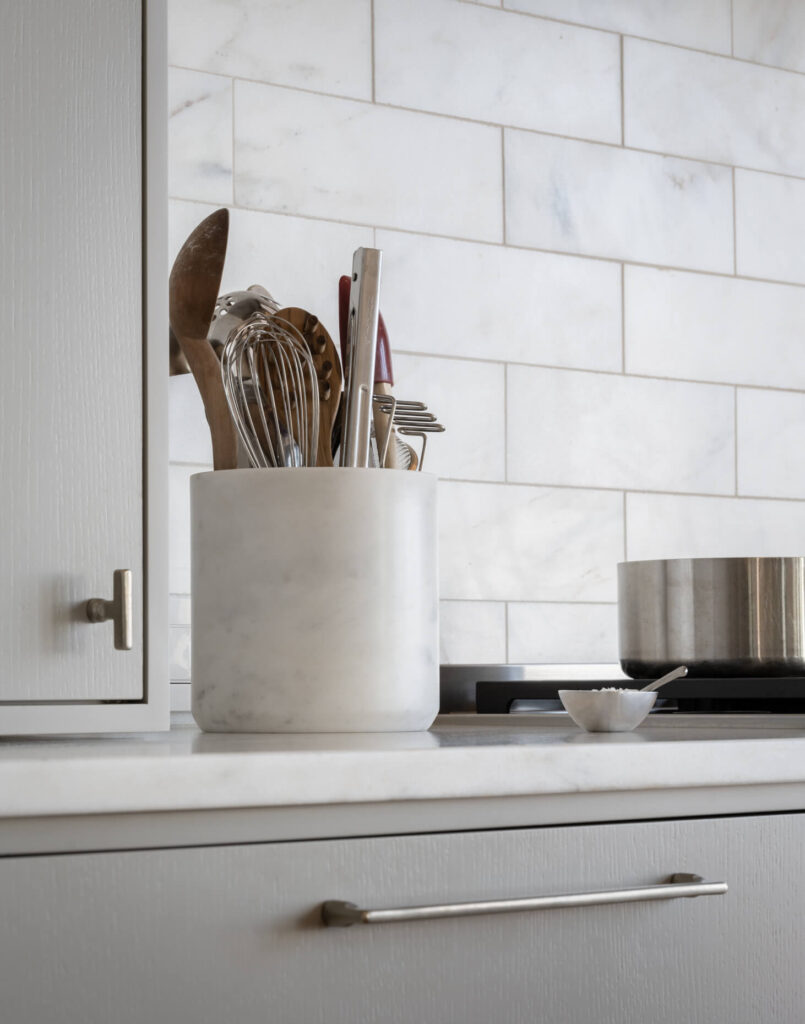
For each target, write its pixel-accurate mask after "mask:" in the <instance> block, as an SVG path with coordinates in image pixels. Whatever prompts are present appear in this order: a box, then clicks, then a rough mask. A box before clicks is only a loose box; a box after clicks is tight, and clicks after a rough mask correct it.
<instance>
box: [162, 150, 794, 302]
mask: <svg viewBox="0 0 805 1024" xmlns="http://www.w3.org/2000/svg"><path fill="white" fill-rule="evenodd" d="M736 170H743V168H740V167H738V168H736ZM759 173H763V174H766V173H769V172H766V171H763V172H759ZM779 177H789V178H790V177H791V176H790V175H779ZM794 180H797V181H799V180H800V179H798V178H797V179H794ZM802 180H805V179H802ZM168 199H169V200H170V201H172V202H178V203H195V204H196V205H200V206H216V205H220V204H216V203H215V202H213V201H211V200H209V199H195V198H193V199H188V198H186V197H185V196H181V195H169V196H168ZM232 205H233V207H235V208H236V209H238V210H242V211H243V212H244V213H258V214H265V215H267V216H270V217H289V218H296V219H297V220H305V221H311V222H313V223H317V224H339V225H342V226H344V227H350V228H372V227H374V228H375V230H377V231H390V232H396V233H397V234H400V235H419V236H420V237H422V238H433V239H441V240H443V241H445V242H458V243H460V244H466V245H486V246H492V247H494V248H498V249H503V248H505V249H512V250H514V251H515V252H536V253H541V254H542V255H545V256H558V257H560V258H564V259H569V260H592V261H595V262H597V263H615V264H621V263H622V264H624V265H625V266H627V267H646V268H648V269H649V270H672V271H675V272H677V273H680V274H699V275H700V276H702V277H721V278H725V279H736V280H739V281H752V282H755V283H757V284H770V285H777V286H779V287H781V288H805V281H782V280H780V279H779V278H773V277H754V276H752V275H750V274H737V275H736V274H733V273H732V272H729V271H726V270H704V269H702V268H700V267H685V266H680V265H678V264H671V263H646V262H641V261H639V260H630V259H626V258H624V257H623V256H600V255H598V254H596V253H584V252H571V251H569V250H562V249H543V248H540V247H539V246H533V245H517V244H516V243H513V242H506V244H505V245H504V243H503V242H499V241H496V240H492V239H489V238H477V237H476V238H470V237H466V236H463V237H462V236H460V235H448V234H444V233H439V232H437V231H424V230H423V229H422V228H403V227H399V226H396V225H388V224H379V225H372V224H369V223H360V222H358V221H353V220H340V219H339V218H337V217H322V216H320V215H314V214H310V213H299V212H288V211H287V210H272V209H264V208H262V207H259V206H246V205H244V204H243V203H233V204H232Z"/></svg>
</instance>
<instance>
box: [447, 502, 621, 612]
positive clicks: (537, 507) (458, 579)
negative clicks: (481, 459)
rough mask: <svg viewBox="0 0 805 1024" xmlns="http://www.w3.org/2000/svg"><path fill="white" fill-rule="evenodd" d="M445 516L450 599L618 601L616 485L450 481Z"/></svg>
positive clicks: (619, 543)
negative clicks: (581, 487) (570, 486)
mask: <svg viewBox="0 0 805 1024" xmlns="http://www.w3.org/2000/svg"><path fill="white" fill-rule="evenodd" d="M439 522H440V530H439V560H440V580H441V583H440V588H441V589H440V593H441V597H442V598H443V599H451V598H452V599H458V600H460V599H462V598H464V599H483V600H491V601H501V600H522V601H585V600H586V601H613V600H615V566H616V563H617V562H618V560H619V559H620V558H621V557H622V555H623V501H622V497H621V495H620V494H619V493H617V492H615V491H611V492H610V491H584V490H561V489H559V488H548V487H518V486H513V485H511V484H510V485H508V486H505V487H504V486H500V485H496V484H470V483H453V482H442V483H441V484H440V485H439Z"/></svg>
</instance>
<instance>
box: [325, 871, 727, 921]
mask: <svg viewBox="0 0 805 1024" xmlns="http://www.w3.org/2000/svg"><path fill="white" fill-rule="evenodd" d="M726 891H727V883H726V882H705V881H704V879H703V878H702V877H701V876H700V875H691V874H687V873H682V872H679V873H677V874H675V875H671V877H670V878H669V879H668V881H667V882H665V883H663V884H662V885H646V886H642V887H641V888H638V889H604V890H603V891H601V892H574V893H566V894H563V895H561V896H534V897H529V898H527V899H516V900H485V901H484V902H481V903H442V904H438V903H437V904H433V905H430V906H425V907H393V908H391V909H388V910H362V909H361V908H360V907H356V906H355V904H354V903H346V902H345V901H344V900H327V901H326V903H324V904H322V908H321V920H322V924H324V925H326V926H327V927H329V928H347V927H349V925H352V924H390V923H392V922H394V921H425V920H431V919H434V918H443V917H474V916H475V915H476V914H509V913H513V912H515V911H522V910H556V909H559V908H562V907H596V906H602V905H604V904H611V903H642V902H646V901H652V900H677V899H681V898H682V897H694V896H722V895H723V894H724V893H725V892H726Z"/></svg>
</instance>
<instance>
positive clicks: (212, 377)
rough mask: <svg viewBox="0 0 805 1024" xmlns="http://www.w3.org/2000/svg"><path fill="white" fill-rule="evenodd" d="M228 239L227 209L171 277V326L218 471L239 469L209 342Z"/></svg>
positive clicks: (208, 221) (189, 245)
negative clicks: (193, 386)
mask: <svg viewBox="0 0 805 1024" xmlns="http://www.w3.org/2000/svg"><path fill="white" fill-rule="evenodd" d="M228 235H229V210H226V209H222V210H216V211H215V213H211V214H210V216H209V217H206V218H205V219H204V220H203V221H202V222H201V223H200V224H199V225H198V227H196V228H195V229H194V230H193V231H192V233H191V234H190V236H189V237H188V239H187V241H186V242H185V243H184V245H183V246H182V248H181V249H180V251H179V255H178V256H177V257H176V260H175V262H174V264H173V269H172V270H171V276H170V323H171V327H172V328H173V333H174V334H175V335H176V339H177V341H178V342H179V345H180V347H181V350H182V352H183V353H184V356H185V358H186V359H187V362H188V364H189V366H190V369H191V371H192V373H193V376H194V377H195V379H196V384H197V385H198V389H199V391H200V392H201V400H202V402H203V403H204V413H205V415H206V417H207V423H209V425H210V435H211V436H212V461H213V468H214V469H235V468H236V467H237V464H238V441H237V434H236V432H235V425H234V423H233V422H232V417H231V416H230V415H229V407H228V405H227V402H226V394H225V392H224V384H223V381H222V380H221V364H220V363H219V362H218V358H217V356H216V355H215V351H214V350H213V347H212V345H211V344H210V343H209V341H207V331H208V330H209V327H210V321H211V320H212V314H213V312H214V311H215V302H216V300H217V298H218V292H219V290H220V287H221V274H222V272H223V269H224V258H225V257H226V242H227V237H228Z"/></svg>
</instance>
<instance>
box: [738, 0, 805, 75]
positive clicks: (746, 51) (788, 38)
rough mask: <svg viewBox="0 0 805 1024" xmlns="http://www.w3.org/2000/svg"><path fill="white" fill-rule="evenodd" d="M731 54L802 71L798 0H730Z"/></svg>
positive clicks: (803, 20) (804, 35) (803, 23)
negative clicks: (732, 36)
mask: <svg viewBox="0 0 805 1024" xmlns="http://www.w3.org/2000/svg"><path fill="white" fill-rule="evenodd" d="M732 9H733V18H734V22H735V26H734V38H735V50H734V52H735V56H736V57H745V58H746V59H747V60H756V61H759V62H760V63H761V64H773V65H774V66H775V67H778V68H791V69H792V70H794V71H805V5H803V3H802V0H733V3H732Z"/></svg>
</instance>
